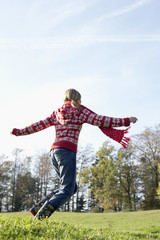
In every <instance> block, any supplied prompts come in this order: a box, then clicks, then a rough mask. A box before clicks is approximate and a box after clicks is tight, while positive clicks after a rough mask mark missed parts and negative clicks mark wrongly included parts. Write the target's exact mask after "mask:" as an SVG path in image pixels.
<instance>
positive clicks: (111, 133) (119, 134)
mask: <svg viewBox="0 0 160 240" xmlns="http://www.w3.org/2000/svg"><path fill="white" fill-rule="evenodd" d="M100 129H101V131H102V132H103V133H104V134H105V135H106V136H108V137H110V138H111V139H113V140H114V141H116V142H118V143H120V144H121V145H122V147H123V148H125V149H126V148H127V146H128V144H129V141H130V140H131V139H130V138H129V137H125V136H124V135H125V134H126V133H128V132H129V131H128V130H129V129H130V127H128V128H127V129H124V130H120V129H115V128H101V127H100Z"/></svg>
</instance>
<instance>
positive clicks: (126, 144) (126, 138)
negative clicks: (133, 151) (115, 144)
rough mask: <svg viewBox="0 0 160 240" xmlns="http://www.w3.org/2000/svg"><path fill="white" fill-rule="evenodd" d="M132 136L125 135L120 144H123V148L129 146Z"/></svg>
mask: <svg viewBox="0 0 160 240" xmlns="http://www.w3.org/2000/svg"><path fill="white" fill-rule="evenodd" d="M130 140H131V139H130V138H129V137H123V138H122V140H121V142H120V144H121V145H122V147H123V148H125V149H126V148H127V146H128V144H129V142H130Z"/></svg>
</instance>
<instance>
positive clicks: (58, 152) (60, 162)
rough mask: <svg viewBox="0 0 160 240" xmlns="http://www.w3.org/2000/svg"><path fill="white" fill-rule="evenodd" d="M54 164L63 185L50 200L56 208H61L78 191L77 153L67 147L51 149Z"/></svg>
mask: <svg viewBox="0 0 160 240" xmlns="http://www.w3.org/2000/svg"><path fill="white" fill-rule="evenodd" d="M51 157H52V162H53V166H54V168H55V170H56V172H57V174H58V176H59V178H60V182H61V186H60V189H59V192H57V193H56V194H55V195H54V196H53V197H52V198H51V199H50V200H49V202H50V204H51V205H52V206H53V207H54V208H56V209H57V208H59V207H60V206H61V205H63V204H64V203H65V202H67V201H68V200H69V199H70V198H71V196H72V195H73V194H74V193H75V192H76V191H77V184H76V154H75V153H74V152H72V151H70V150H68V149H65V148H57V149H53V150H52V151H51Z"/></svg>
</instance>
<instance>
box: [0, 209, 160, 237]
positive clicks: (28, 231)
mask: <svg viewBox="0 0 160 240" xmlns="http://www.w3.org/2000/svg"><path fill="white" fill-rule="evenodd" d="M0 239H25V240H27V239H47V240H48V239H57V240H59V239H64V240H65V239H66V240H69V239H75V240H76V239H80V240H81V239H84V240H89V239H92V240H98V239H104V240H105V239H106V240H107V239H111V240H112V239H113V240H114V239H122V240H123V239H129V240H132V239H160V210H155V211H143V212H142V211H141V212H121V213H63V212H55V213H54V214H53V215H52V216H51V217H50V218H49V219H48V220H44V221H42V222H41V221H38V220H37V221H33V217H32V215H31V214H30V213H28V212H21V213H3V214H0Z"/></svg>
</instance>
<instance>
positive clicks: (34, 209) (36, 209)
mask: <svg viewBox="0 0 160 240" xmlns="http://www.w3.org/2000/svg"><path fill="white" fill-rule="evenodd" d="M53 195H54V192H52V193H50V194H49V195H48V196H47V197H45V198H44V199H42V200H41V201H40V202H39V203H37V204H35V205H34V206H33V207H32V208H31V209H30V210H29V211H30V213H32V214H33V216H35V215H36V214H37V213H38V211H39V210H40V208H41V207H42V206H43V204H44V203H45V202H46V201H47V200H49V199H50V198H51V197H53Z"/></svg>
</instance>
